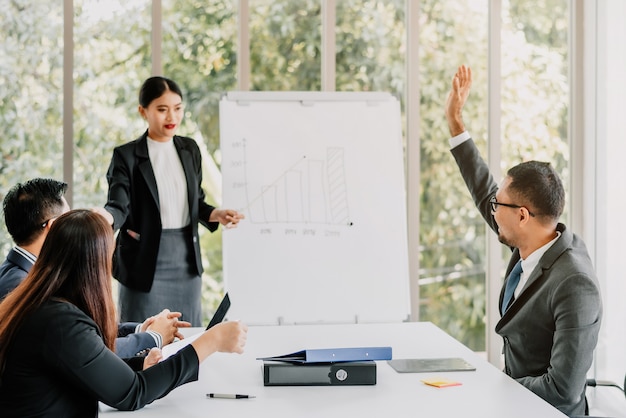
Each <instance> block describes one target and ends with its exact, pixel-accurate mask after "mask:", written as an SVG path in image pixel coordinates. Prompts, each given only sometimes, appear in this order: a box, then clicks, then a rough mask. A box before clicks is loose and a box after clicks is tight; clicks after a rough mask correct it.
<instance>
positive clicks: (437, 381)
mask: <svg viewBox="0 0 626 418" xmlns="http://www.w3.org/2000/svg"><path fill="white" fill-rule="evenodd" d="M422 382H424V383H425V384H427V385H430V386H435V387H437V388H447V387H450V386H459V385H461V384H462V383H461V382H456V381H454V380H449V379H442V378H434V379H422Z"/></svg>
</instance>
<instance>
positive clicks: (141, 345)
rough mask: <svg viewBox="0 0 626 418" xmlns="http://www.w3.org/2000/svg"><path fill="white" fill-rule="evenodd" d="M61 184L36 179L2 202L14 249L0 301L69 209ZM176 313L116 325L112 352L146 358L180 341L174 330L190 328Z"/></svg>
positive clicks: (0, 271) (0, 284) (0, 278)
mask: <svg viewBox="0 0 626 418" xmlns="http://www.w3.org/2000/svg"><path fill="white" fill-rule="evenodd" d="M66 190H67V184H66V183H64V182H60V181H56V180H52V179H41V178H36V179H32V180H29V181H27V182H26V183H19V184H17V185H15V186H14V187H13V188H12V189H11V190H10V191H9V192H8V193H7V195H6V196H5V198H4V202H3V211H4V221H5V224H6V227H7V230H8V231H9V234H11V237H12V238H13V241H14V242H15V244H16V246H15V247H14V248H13V249H11V251H9V254H8V255H7V258H6V260H5V261H4V262H3V263H2V265H0V300H2V299H4V297H5V296H6V295H7V294H8V293H9V292H11V291H12V290H13V289H14V288H15V287H17V286H18V285H19V284H20V283H21V282H22V280H24V278H25V277H26V275H27V274H28V272H29V271H30V269H31V267H32V266H33V264H34V263H35V260H36V259H37V256H38V255H39V252H40V250H41V246H42V245H43V242H44V240H45V239H46V236H47V235H48V231H49V229H50V225H51V224H52V223H53V222H54V220H55V219H56V218H57V217H58V216H60V215H62V214H63V213H65V212H67V211H68V210H69V209H70V208H69V205H68V203H67V201H66V200H65V197H64V194H65V191H66ZM179 317H180V313H178V312H170V311H169V310H167V309H165V310H163V311H162V312H161V313H159V314H158V315H155V316H153V317H150V318H148V319H146V320H145V321H144V322H143V323H141V324H139V323H134V322H127V323H122V324H119V328H118V337H120V338H118V339H117V340H116V344H115V351H116V353H117V355H118V356H120V357H124V358H126V357H134V356H136V355H143V354H147V352H148V351H149V350H150V349H151V348H154V347H157V348H161V347H162V346H163V345H164V344H169V343H171V342H172V341H173V340H174V338H175V337H179V338H182V335H181V334H180V333H179V332H178V327H188V326H191V324H189V323H188V322H186V321H179V320H178V318H179Z"/></svg>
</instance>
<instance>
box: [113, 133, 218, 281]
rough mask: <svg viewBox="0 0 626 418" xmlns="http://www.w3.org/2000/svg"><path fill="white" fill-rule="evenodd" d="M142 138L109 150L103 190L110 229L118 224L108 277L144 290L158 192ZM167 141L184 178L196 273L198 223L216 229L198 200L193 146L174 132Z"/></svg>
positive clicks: (198, 169) (151, 262) (157, 229)
mask: <svg viewBox="0 0 626 418" xmlns="http://www.w3.org/2000/svg"><path fill="white" fill-rule="evenodd" d="M147 138H148V131H146V132H145V133H144V134H143V135H142V136H140V137H139V138H137V139H136V140H134V141H131V142H129V143H126V144H124V145H121V146H119V147H116V148H115V149H114V150H113V157H112V159H111V164H110V165H109V169H108V172H107V181H108V183H109V192H108V196H107V203H106V205H105V209H106V210H108V211H109V212H110V213H111V214H112V215H113V219H114V222H113V228H114V229H116V230H117V229H119V233H118V235H117V246H116V249H115V254H114V256H113V276H114V277H115V278H116V279H117V280H119V282H120V283H122V284H124V285H125V286H127V287H129V288H131V289H134V290H139V291H143V292H149V291H150V289H151V287H152V281H153V279H154V271H155V266H156V259H157V254H158V252H159V241H160V238H161V230H162V225H161V215H160V212H159V210H160V209H159V195H158V190H157V184H156V179H155V176H154V171H153V168H152V164H151V163H150V158H149V156H148V139H147ZM173 140H174V146H175V147H176V151H177V152H178V156H179V157H180V161H181V163H182V166H183V170H184V172H185V177H186V179H187V198H188V200H189V216H190V219H191V225H190V226H191V230H192V237H193V238H192V239H193V246H194V256H195V267H196V269H197V272H198V275H200V274H202V271H203V268H202V260H201V258H200V244H199V240H198V222H200V223H201V224H203V225H204V226H205V227H207V228H208V229H209V230H210V231H211V232H213V231H215V230H216V229H217V227H218V223H217V222H209V221H208V220H209V216H210V215H211V212H212V211H213V209H215V208H214V207H213V206H211V205H209V204H208V203H206V202H205V201H204V199H205V194H204V191H203V190H202V186H201V185H202V157H201V155H200V149H199V148H198V145H197V144H196V142H195V141H194V140H193V139H191V138H187V137H182V136H174V139H173ZM129 231H130V232H129ZM192 267H193V266H192Z"/></svg>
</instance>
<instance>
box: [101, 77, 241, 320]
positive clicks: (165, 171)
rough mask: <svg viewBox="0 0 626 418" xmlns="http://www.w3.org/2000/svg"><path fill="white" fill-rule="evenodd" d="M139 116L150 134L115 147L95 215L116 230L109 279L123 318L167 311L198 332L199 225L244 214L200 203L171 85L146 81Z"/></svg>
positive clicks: (196, 161) (198, 171) (193, 149)
mask: <svg viewBox="0 0 626 418" xmlns="http://www.w3.org/2000/svg"><path fill="white" fill-rule="evenodd" d="M139 113H140V114H141V116H142V117H143V118H144V119H145V120H146V121H147V122H148V129H147V131H146V132H145V133H144V134H143V135H141V136H140V137H139V138H137V139H135V140H134V141H131V142H128V143H126V144H124V145H121V146H119V147H116V148H115V149H114V151H113V157H112V159H111V164H110V166H109V169H108V172H107V181H108V183H109V192H108V197H107V203H106V205H105V207H104V208H105V209H106V211H100V212H101V213H102V214H103V215H104V216H105V217H106V218H107V219H108V220H109V222H110V223H111V224H112V225H113V228H114V229H115V230H117V229H119V233H118V235H117V245H116V249H115V255H114V259H113V262H114V264H113V275H114V277H115V278H116V279H117V280H118V281H119V282H120V293H119V304H120V315H121V320H123V321H131V320H140V319H139V318H147V317H150V316H152V315H154V314H157V313H159V312H161V310H162V309H163V308H164V307H167V308H168V309H170V310H172V311H178V312H182V313H183V317H182V319H184V320H186V321H189V322H191V324H192V326H200V325H201V320H202V307H201V288H202V279H201V275H202V271H203V268H202V260H201V258H200V242H199V239H198V223H201V224H202V225H204V226H205V227H207V228H208V229H209V230H210V231H211V232H213V231H215V230H216V229H217V227H218V225H219V223H221V224H222V225H226V226H227V227H234V226H236V225H237V223H238V222H239V221H240V220H241V219H243V215H241V214H239V213H238V212H237V211H235V210H229V209H217V208H214V207H213V206H211V205H209V204H208V203H206V202H205V194H204V191H203V190H202V186H201V184H202V157H201V155H200V150H199V148H198V145H197V144H196V142H195V141H194V140H193V139H191V138H187V137H182V136H177V135H176V129H177V128H178V126H179V125H180V123H181V121H182V119H183V94H182V92H181V90H180V88H179V87H178V85H177V84H176V83H175V82H174V81H172V80H170V79H167V78H164V77H151V78H149V79H147V80H146V81H145V82H144V83H143V85H142V87H141V90H140V92H139Z"/></svg>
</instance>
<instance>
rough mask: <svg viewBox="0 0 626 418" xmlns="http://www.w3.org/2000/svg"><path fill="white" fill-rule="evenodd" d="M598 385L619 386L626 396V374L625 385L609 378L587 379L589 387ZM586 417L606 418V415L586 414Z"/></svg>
mask: <svg viewBox="0 0 626 418" xmlns="http://www.w3.org/2000/svg"><path fill="white" fill-rule="evenodd" d="M598 386H609V387H614V388H617V389H619V390H620V391H622V393H624V395H625V396H626V392H625V391H624V389H626V375H625V376H624V386H621V387H620V386H619V385H618V384H617V383H615V382H611V381H609V380H596V379H587V387H591V388H595V387H598ZM585 417H586V418H606V417H600V416H597V415H593V416H587V415H585ZM570 418H583V417H578V416H572V417H570Z"/></svg>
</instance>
